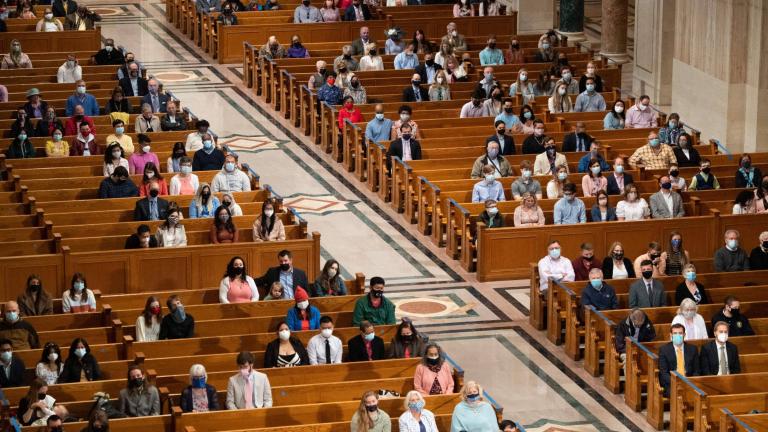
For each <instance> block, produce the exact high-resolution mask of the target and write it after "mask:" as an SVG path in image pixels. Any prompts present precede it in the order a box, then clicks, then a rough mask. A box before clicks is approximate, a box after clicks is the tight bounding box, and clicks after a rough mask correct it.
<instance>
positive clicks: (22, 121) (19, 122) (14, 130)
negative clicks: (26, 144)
mask: <svg viewBox="0 0 768 432" xmlns="http://www.w3.org/2000/svg"><path fill="white" fill-rule="evenodd" d="M22 132H25V133H26V134H27V136H35V126H34V125H33V124H32V120H31V119H30V118H29V115H28V114H27V112H26V111H25V110H24V108H23V107H20V108H19V109H18V110H17V111H16V119H15V121H14V122H13V124H12V125H11V136H14V137H15V136H18V135H19V134H20V133H22ZM46 135H47V134H46Z"/></svg>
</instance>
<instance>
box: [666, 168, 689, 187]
mask: <svg viewBox="0 0 768 432" xmlns="http://www.w3.org/2000/svg"><path fill="white" fill-rule="evenodd" d="M669 181H670V182H671V183H672V190H673V191H676V192H685V191H687V190H688V184H687V183H686V182H685V179H684V178H683V177H682V176H681V175H680V168H679V167H678V166H677V164H670V165H669Z"/></svg>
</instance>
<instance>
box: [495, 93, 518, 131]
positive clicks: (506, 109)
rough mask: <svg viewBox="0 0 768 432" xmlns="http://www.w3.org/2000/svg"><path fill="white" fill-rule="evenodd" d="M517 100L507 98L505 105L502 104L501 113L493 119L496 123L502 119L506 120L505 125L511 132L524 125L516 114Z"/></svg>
mask: <svg viewBox="0 0 768 432" xmlns="http://www.w3.org/2000/svg"><path fill="white" fill-rule="evenodd" d="M514 109H515V100H514V99H512V98H505V99H504V105H503V106H502V109H501V113H499V115H497V116H496V118H495V119H494V120H493V122H494V123H496V122H497V121H499V120H501V121H503V122H504V126H506V127H507V132H511V131H512V130H514V129H519V128H520V127H521V125H522V123H520V118H519V117H518V116H516V115H515V114H514Z"/></svg>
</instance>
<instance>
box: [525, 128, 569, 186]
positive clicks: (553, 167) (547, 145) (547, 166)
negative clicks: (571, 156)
mask: <svg viewBox="0 0 768 432" xmlns="http://www.w3.org/2000/svg"><path fill="white" fill-rule="evenodd" d="M561 166H565V167H566V172H569V170H568V169H567V168H568V160H566V158H565V155H564V154H562V153H557V148H555V139H554V138H552V137H546V138H545V139H544V152H542V153H540V154H538V155H536V159H535V160H534V161H533V175H535V176H537V175H549V174H552V173H553V172H555V171H557V168H558V167H561Z"/></svg>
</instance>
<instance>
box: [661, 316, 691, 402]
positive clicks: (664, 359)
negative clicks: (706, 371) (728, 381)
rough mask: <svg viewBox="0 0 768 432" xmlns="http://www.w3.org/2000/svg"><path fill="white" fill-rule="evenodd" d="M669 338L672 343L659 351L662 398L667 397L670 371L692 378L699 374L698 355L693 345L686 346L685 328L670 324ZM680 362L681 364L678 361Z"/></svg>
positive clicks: (680, 325)
mask: <svg viewBox="0 0 768 432" xmlns="http://www.w3.org/2000/svg"><path fill="white" fill-rule="evenodd" d="M671 333H672V334H671V336H670V338H671V339H672V342H670V343H668V344H666V345H664V346H662V347H661V348H660V349H659V384H661V386H662V387H663V388H664V396H667V397H668V396H669V389H670V383H671V378H670V374H671V373H672V371H677V372H678V373H680V374H682V375H685V376H686V377H692V376H696V375H698V374H699V354H698V351H697V350H696V347H695V346H694V345H690V344H686V343H685V342H684V339H685V326H683V325H682V324H672V332H671ZM680 360H682V364H679V363H678V361H680Z"/></svg>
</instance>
